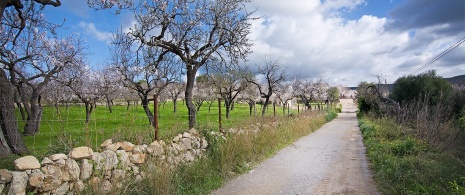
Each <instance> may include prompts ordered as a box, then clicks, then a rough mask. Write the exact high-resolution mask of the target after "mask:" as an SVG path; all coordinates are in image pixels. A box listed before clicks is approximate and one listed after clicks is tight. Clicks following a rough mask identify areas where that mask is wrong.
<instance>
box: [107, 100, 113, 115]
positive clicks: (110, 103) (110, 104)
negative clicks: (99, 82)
mask: <svg viewBox="0 0 465 195" xmlns="http://www.w3.org/2000/svg"><path fill="white" fill-rule="evenodd" d="M112 105H113V103H112V100H110V99H109V98H108V97H107V106H108V110H109V111H110V113H113V109H112Z"/></svg>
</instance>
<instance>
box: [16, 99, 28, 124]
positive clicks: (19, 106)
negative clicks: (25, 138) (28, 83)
mask: <svg viewBox="0 0 465 195" xmlns="http://www.w3.org/2000/svg"><path fill="white" fill-rule="evenodd" d="M16 106H18V110H19V112H20V113H21V119H23V121H24V120H26V119H27V117H26V111H24V108H23V104H21V102H16Z"/></svg>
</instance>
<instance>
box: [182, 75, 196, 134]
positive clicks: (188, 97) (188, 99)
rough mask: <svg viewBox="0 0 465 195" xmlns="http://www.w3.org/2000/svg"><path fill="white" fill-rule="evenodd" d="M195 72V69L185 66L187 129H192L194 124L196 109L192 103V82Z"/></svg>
mask: <svg viewBox="0 0 465 195" xmlns="http://www.w3.org/2000/svg"><path fill="white" fill-rule="evenodd" d="M196 72H197V68H196V67H192V68H191V67H190V66H187V84H186V91H185V94H184V95H185V97H186V107H187V110H188V114H189V116H188V118H189V128H194V127H195V124H196V121H195V120H196V114H197V109H196V108H195V104H194V102H193V95H194V94H193V92H192V91H193V89H194V82H195V74H196Z"/></svg>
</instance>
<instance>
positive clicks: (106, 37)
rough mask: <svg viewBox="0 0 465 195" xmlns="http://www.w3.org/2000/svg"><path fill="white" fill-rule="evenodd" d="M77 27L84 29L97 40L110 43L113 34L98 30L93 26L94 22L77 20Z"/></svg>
mask: <svg viewBox="0 0 465 195" xmlns="http://www.w3.org/2000/svg"><path fill="white" fill-rule="evenodd" d="M78 26H79V27H81V28H83V29H84V32H85V33H86V34H88V35H91V36H92V37H94V38H95V39H97V40H99V41H104V42H106V43H107V44H110V42H111V39H112V37H113V34H112V33H111V32H106V31H100V30H99V29H97V28H96V27H95V24H94V23H87V22H79V24H78Z"/></svg>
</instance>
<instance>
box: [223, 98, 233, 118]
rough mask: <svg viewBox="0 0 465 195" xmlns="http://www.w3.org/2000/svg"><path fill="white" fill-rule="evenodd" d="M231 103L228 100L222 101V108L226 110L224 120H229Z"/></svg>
mask: <svg viewBox="0 0 465 195" xmlns="http://www.w3.org/2000/svg"><path fill="white" fill-rule="evenodd" d="M231 105H232V104H231V102H230V101H229V100H226V99H225V100H224V107H225V108H226V118H227V119H229V112H230V111H231Z"/></svg>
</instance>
